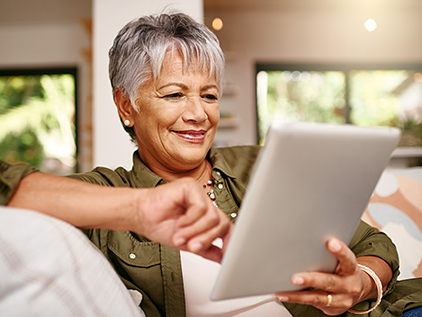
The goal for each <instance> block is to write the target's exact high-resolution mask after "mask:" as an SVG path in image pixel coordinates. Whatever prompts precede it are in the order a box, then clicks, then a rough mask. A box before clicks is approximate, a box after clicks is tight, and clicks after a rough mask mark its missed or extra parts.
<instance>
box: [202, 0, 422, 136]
mask: <svg viewBox="0 0 422 317" xmlns="http://www.w3.org/2000/svg"><path fill="white" fill-rule="evenodd" d="M365 1H366V2H365ZM370 2H371V4H378V6H377V5H374V6H372V7H371V8H368V5H367V4H369V2H368V1H367V0H364V1H360V0H359V1H358V0H356V1H328V0H325V1H322V0H319V1H313V2H312V1H311V0H309V1H305V0H302V1H298V2H295V3H293V2H285V3H289V5H288V6H287V5H286V6H285V7H282V6H279V7H275V6H273V7H270V8H269V9H264V8H262V9H257V8H256V7H257V6H258V4H256V5H255V6H254V9H253V10H252V9H247V8H246V9H242V10H232V9H226V10H224V9H214V10H208V11H207V10H206V11H205V23H206V24H207V25H210V24H211V21H212V19H213V18H214V17H215V16H220V17H222V19H223V21H224V27H223V29H222V30H221V31H219V32H216V34H217V36H218V37H219V39H220V41H221V45H222V47H223V50H224V51H225V52H226V56H227V57H228V58H227V67H226V77H227V79H228V80H229V81H230V82H232V83H235V86H236V90H237V91H236V94H235V95H233V96H229V97H227V98H225V99H224V98H223V100H222V101H221V109H222V110H224V111H229V112H232V113H234V114H235V115H236V116H237V117H238V118H239V121H240V125H239V127H238V128H236V129H230V130H222V131H219V132H218V133H217V138H224V139H225V140H227V142H228V143H229V144H254V143H255V142H256V110H255V64H256V62H278V63H411V64H419V65H422V18H421V17H422V1H419V2H418V1H413V0H406V1H395V2H394V1H387V0H386V1H375V0H372V1H370ZM324 3H326V4H327V3H328V4H330V5H328V4H327V5H324ZM364 5H365V6H364ZM368 18H374V19H375V20H376V21H377V23H378V29H376V30H375V31H374V32H372V33H369V32H367V31H366V30H365V29H364V28H363V24H364V22H365V21H366V19H368Z"/></svg>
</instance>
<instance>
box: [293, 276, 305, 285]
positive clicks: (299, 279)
mask: <svg viewBox="0 0 422 317" xmlns="http://www.w3.org/2000/svg"><path fill="white" fill-rule="evenodd" d="M303 283H305V280H304V279H303V277H301V276H295V277H293V284H294V285H302V284H303Z"/></svg>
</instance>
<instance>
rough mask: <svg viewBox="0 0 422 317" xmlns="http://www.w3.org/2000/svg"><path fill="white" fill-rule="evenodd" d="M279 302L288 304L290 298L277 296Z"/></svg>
mask: <svg viewBox="0 0 422 317" xmlns="http://www.w3.org/2000/svg"><path fill="white" fill-rule="evenodd" d="M277 300H278V301H279V302H288V301H289V298H288V297H287V296H277Z"/></svg>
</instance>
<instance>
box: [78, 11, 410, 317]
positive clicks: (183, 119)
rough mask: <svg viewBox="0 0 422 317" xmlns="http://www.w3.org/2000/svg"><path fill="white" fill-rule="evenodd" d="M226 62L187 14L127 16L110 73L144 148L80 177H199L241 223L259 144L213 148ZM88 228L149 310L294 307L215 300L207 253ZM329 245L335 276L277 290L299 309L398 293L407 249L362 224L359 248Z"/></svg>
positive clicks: (253, 312) (338, 307)
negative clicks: (127, 164)
mask: <svg viewBox="0 0 422 317" xmlns="http://www.w3.org/2000/svg"><path fill="white" fill-rule="evenodd" d="M223 67H224V57H223V54H222V51H221V49H220V47H219V43H218V40H217V38H216V37H215V36H214V35H213V34H212V33H211V32H210V31H209V30H208V29H207V28H206V27H205V26H203V25H202V24H199V23H196V22H194V21H193V20H192V19H191V18H189V17H188V16H186V15H183V14H171V15H166V14H163V15H160V16H157V17H152V16H151V17H144V18H141V19H139V20H136V21H132V22H130V23H128V24H127V25H126V26H125V27H124V28H123V29H122V30H121V31H120V33H119V34H118V35H117V37H116V39H115V41H114V43H113V46H112V48H111V50H110V66H109V72H110V80H111V85H112V88H113V94H114V100H115V103H116V106H117V109H118V112H119V115H120V119H121V121H122V123H123V126H124V129H125V130H126V131H127V132H128V133H129V135H130V136H131V138H132V140H133V141H134V142H135V143H136V144H137V146H138V150H137V151H136V152H135V153H134V155H133V164H134V165H133V169H132V170H131V171H126V170H124V169H123V168H118V169H116V170H115V171H112V170H110V169H106V168H96V169H95V170H93V171H92V172H90V173H85V174H80V175H73V176H72V177H74V178H77V179H80V180H83V181H85V182H91V183H97V184H101V185H111V186H130V187H155V186H158V185H160V184H164V183H167V182H173V181H176V180H178V179H180V178H183V177H190V178H193V179H194V180H196V181H197V182H198V183H199V184H201V185H202V187H203V188H204V195H206V194H207V195H208V196H209V198H210V199H211V200H213V201H214V203H215V204H216V205H217V206H218V207H219V208H221V209H222V210H223V211H224V212H225V213H226V214H227V215H228V216H229V217H230V218H231V219H232V220H233V221H234V220H235V218H236V216H237V213H238V210H239V206H240V204H241V201H242V198H243V195H244V192H245V189H246V186H247V183H248V180H249V177H250V173H251V169H252V167H253V164H254V162H255V159H256V156H257V154H258V151H259V147H257V146H248V147H234V148H224V149H213V148H212V147H211V146H212V143H213V140H214V136H215V133H216V129H217V124H218V120H219V105H218V99H219V97H220V96H221V92H222V87H221V86H222V77H223ZM163 199H165V197H163ZM204 221H205V220H204ZM86 233H87V235H88V237H89V238H90V239H91V241H92V242H93V243H94V244H95V245H97V246H98V247H99V249H100V250H101V251H102V252H103V253H104V254H105V256H106V257H107V258H108V259H109V260H110V261H111V263H112V264H113V266H114V267H115V269H116V271H117V272H118V274H119V275H120V277H121V278H122V280H123V281H124V283H125V284H126V286H127V287H128V288H129V289H133V290H137V291H139V292H141V293H142V296H143V299H142V302H141V307H142V309H143V310H144V311H145V313H146V315H147V316H177V317H179V316H183V315H185V314H187V315H192V316H198V315H218V316H224V315H227V316H234V315H236V314H239V316H283V314H284V316H286V315H287V316H288V315H290V314H288V313H287V312H286V311H285V310H284V307H283V306H282V305H280V303H279V302H278V301H277V302H276V301H273V300H272V298H270V299H269V298H266V299H258V300H256V299H246V300H243V301H242V300H240V302H239V301H233V302H230V301H229V302H228V303H229V304H228V305H225V306H224V307H223V308H221V306H219V303H210V302H209V301H208V299H207V298H204V297H201V295H200V294H199V292H200V290H201V289H202V288H203V287H205V286H204V284H205V283H206V282H202V281H201V282H199V281H197V282H196V283H195V281H196V280H195V278H196V277H197V276H200V275H201V274H199V275H195V274H197V271H200V268H201V265H207V264H206V263H205V260H204V262H202V263H201V264H198V262H195V261H196V260H195V259H193V260H192V259H187V258H186V257H185V255H184V254H182V262H181V256H180V253H179V251H177V250H175V249H172V248H169V247H165V246H162V245H159V244H155V243H151V242H150V241H149V240H148V239H146V238H145V237H143V236H140V235H137V234H134V233H130V232H127V231H110V230H104V229H92V230H86ZM180 243H181V245H183V243H184V241H180ZM196 247H197V248H198V249H200V248H201V245H197V246H196ZM328 248H329V250H330V252H332V253H333V254H334V255H335V256H336V257H337V258H338V260H339V265H338V268H337V270H336V273H335V274H323V273H301V274H297V275H296V276H294V277H293V279H292V282H293V283H294V284H298V285H303V286H305V287H308V288H309V290H307V291H303V292H296V293H279V294H277V296H276V297H277V298H278V300H279V301H282V302H284V303H285V305H286V306H287V307H288V309H289V310H290V311H291V312H292V314H293V315H294V316H318V315H321V316H323V315H324V314H326V315H338V314H343V313H345V312H346V311H347V310H348V309H350V308H351V307H353V306H355V305H356V304H359V303H360V304H359V305H360V306H359V305H358V306H356V307H354V308H355V309H360V310H365V309H368V308H369V307H370V306H371V305H373V303H372V304H370V303H371V302H373V301H375V299H376V298H377V297H380V296H381V293H380V291H379V290H377V286H379V285H380V284H382V287H383V291H384V294H385V295H388V294H390V293H391V292H392V289H393V287H394V284H395V282H396V277H397V275H398V272H399V271H398V257H397V254H396V251H395V248H394V246H393V244H392V243H391V241H390V240H389V239H388V238H387V237H386V236H385V235H383V234H381V233H379V232H378V231H377V230H376V229H374V228H371V227H369V226H368V225H366V224H364V223H362V224H361V225H360V227H359V228H358V230H357V232H356V234H355V236H354V238H353V239H352V242H351V243H350V249H349V248H348V247H347V246H346V245H344V244H343V243H342V242H340V241H338V240H335V239H332V240H330V241H329V243H328ZM358 264H360V265H363V266H364V270H365V271H366V272H370V273H365V272H364V270H363V269H361V267H360V266H358ZM365 267H366V268H369V269H370V270H369V271H368V269H365ZM210 269H211V270H212V269H213V268H210ZM192 270H194V271H195V272H193V271H192ZM205 272H208V268H207V270H206V271H205ZM371 272H374V273H375V274H376V276H377V277H379V280H380V281H379V282H375V281H377V279H376V277H374V275H373V274H372V273H371ZM193 275H194V276H195V278H192V276H193ZM208 283H212V282H210V281H209V282H208ZM198 284H200V285H198ZM204 296H206V297H208V296H209V294H206V295H204ZM367 300H369V301H367ZM251 301H255V302H254V304H253V305H250V302H251ZM185 302H186V305H185ZM231 303H233V304H231ZM296 303H297V304H299V305H297V304H296ZM226 304H227V303H226ZM301 304H303V305H301ZM231 305H233V306H232V307H231ZM308 305H310V306H311V307H310V306H308ZM312 306H313V307H312ZM385 307H386V306H385V305H381V306H380V307H379V308H377V310H380V311H382V310H383V309H385ZM409 307H411V306H409ZM201 309H202V310H201ZM248 314H249V315H248Z"/></svg>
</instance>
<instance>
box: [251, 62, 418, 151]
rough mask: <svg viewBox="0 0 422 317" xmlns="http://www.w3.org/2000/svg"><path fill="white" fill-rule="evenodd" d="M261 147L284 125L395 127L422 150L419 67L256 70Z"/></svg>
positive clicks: (405, 142)
mask: <svg viewBox="0 0 422 317" xmlns="http://www.w3.org/2000/svg"><path fill="white" fill-rule="evenodd" d="M256 83H257V92H256V93H257V125H258V142H259V143H260V144H262V143H263V142H264V139H265V134H266V132H267V130H268V128H269V126H270V124H271V122H272V121H273V120H274V119H277V120H282V121H284V122H298V121H302V122H303V121H305V122H306V121H308V122H325V123H337V124H342V123H352V124H356V125H362V126H394V127H400V128H401V129H402V131H403V138H402V140H401V142H400V146H421V145H422V123H421V122H422V117H421V116H422V66H421V65H395V66H392V65H371V66H368V65H274V64H258V65H257V75H256Z"/></svg>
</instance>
